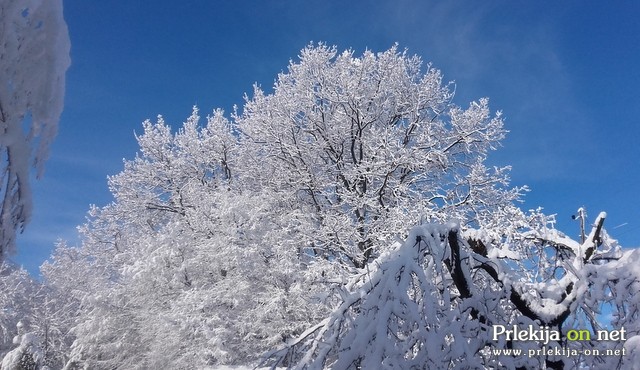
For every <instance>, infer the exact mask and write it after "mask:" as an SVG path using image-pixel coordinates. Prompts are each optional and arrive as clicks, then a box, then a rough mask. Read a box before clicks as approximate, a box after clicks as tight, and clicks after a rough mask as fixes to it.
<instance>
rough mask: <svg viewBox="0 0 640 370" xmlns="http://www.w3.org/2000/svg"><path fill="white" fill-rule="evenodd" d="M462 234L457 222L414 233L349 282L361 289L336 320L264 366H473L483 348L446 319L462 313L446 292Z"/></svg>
mask: <svg viewBox="0 0 640 370" xmlns="http://www.w3.org/2000/svg"><path fill="white" fill-rule="evenodd" d="M457 235H458V226H457V225H455V224H448V225H424V226H417V227H415V228H413V229H412V230H411V232H410V233H409V236H408V238H407V240H406V242H405V243H404V244H402V245H399V244H396V245H395V247H394V248H393V250H392V251H391V252H388V253H385V254H383V255H382V256H380V257H379V258H378V259H377V260H375V261H374V262H373V263H371V264H370V265H369V268H368V271H366V272H364V273H363V274H362V275H360V276H357V277H356V278H355V280H354V282H353V283H352V284H349V285H352V286H353V288H352V289H351V291H348V292H345V293H344V295H343V300H342V303H341V304H340V305H339V306H338V307H337V308H336V309H335V310H334V311H333V313H332V314H331V315H330V316H329V318H328V319H326V320H324V321H322V322H321V323H320V324H318V325H316V326H314V327H312V328H311V329H309V330H307V331H305V332H304V333H303V334H302V335H300V336H299V337H298V338H297V339H296V340H294V341H292V342H291V343H289V344H288V346H286V347H285V348H282V349H280V350H276V351H274V352H271V353H269V354H268V355H267V356H266V360H265V362H264V363H263V365H265V364H269V365H271V366H273V367H274V368H275V367H276V366H283V365H284V366H289V367H290V368H293V369H323V368H331V369H350V368H362V369H372V368H380V367H381V366H382V367H384V368H395V369H411V368H423V367H424V366H427V367H428V368H442V366H443V363H449V362H452V361H453V362H455V361H456V360H455V359H456V358H458V357H459V356H461V355H464V354H465V353H466V355H468V358H470V359H471V360H470V361H473V360H472V359H473V357H474V356H473V352H474V351H475V350H476V349H477V348H476V347H474V346H467V345H465V343H467V342H468V339H469V338H465V337H464V334H463V333H464V332H465V330H464V329H463V328H462V326H463V325H464V322H465V321H464V320H455V319H453V320H452V316H446V315H442V312H446V311H449V312H450V313H453V312H456V310H451V307H449V306H450V301H451V297H450V296H449V294H450V293H449V291H448V289H446V288H445V289H443V288H444V287H446V286H448V285H449V284H450V281H448V282H447V281H443V280H442V278H441V276H443V272H444V266H443V261H445V260H448V259H450V258H451V253H455V252H454V251H453V250H452V248H451V240H457ZM444 265H448V263H447V262H445V263H444ZM347 286H348V285H347ZM438 292H439V294H438ZM461 294H466V295H469V294H470V293H469V292H464V293H463V292H461ZM444 306H446V307H444ZM458 314H459V313H458ZM454 315H456V314H454ZM467 316H468V315H467ZM452 333H456V334H455V335H452Z"/></svg>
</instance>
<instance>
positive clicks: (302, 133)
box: [43, 44, 640, 369]
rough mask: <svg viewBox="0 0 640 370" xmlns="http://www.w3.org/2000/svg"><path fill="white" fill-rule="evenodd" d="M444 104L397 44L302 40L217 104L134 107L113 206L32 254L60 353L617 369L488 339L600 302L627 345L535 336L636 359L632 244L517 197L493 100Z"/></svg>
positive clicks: (165, 363)
mask: <svg viewBox="0 0 640 370" xmlns="http://www.w3.org/2000/svg"><path fill="white" fill-rule="evenodd" d="M452 99H453V93H452V92H451V89H450V86H449V85H448V84H443V82H442V77H441V74H440V72H439V71H437V70H436V69H434V68H432V67H431V66H426V68H425V67H423V66H422V64H421V61H420V59H419V58H418V57H412V56H408V55H407V54H406V53H405V52H399V51H398V50H397V47H393V48H391V49H390V50H388V51H386V52H382V53H378V54H375V53H373V52H370V51H366V52H365V53H364V54H363V55H362V56H360V57H356V56H354V52H353V51H346V52H343V53H338V52H337V50H336V49H335V48H331V47H327V46H325V45H322V44H321V45H310V46H308V47H307V48H305V49H304V50H302V52H301V55H300V60H299V61H297V62H293V61H292V62H291V63H290V65H289V69H288V71H287V72H283V73H282V74H280V75H279V76H278V78H277V80H276V83H275V85H274V88H273V91H272V92H264V91H262V90H261V89H260V88H258V87H256V88H255V89H254V95H253V96H252V97H247V98H246V104H245V106H244V108H243V109H242V111H237V112H234V114H233V115H232V116H231V119H228V118H225V116H224V114H223V112H222V111H219V110H216V111H214V112H213V114H212V115H210V116H209V117H207V119H206V123H205V124H204V125H201V124H200V116H199V112H198V110H197V108H194V110H193V113H192V115H191V116H190V117H189V118H188V119H187V120H186V122H185V123H184V124H183V126H182V127H181V128H180V129H178V130H177V132H173V131H172V129H171V127H170V126H169V125H168V124H167V123H166V122H165V121H164V120H163V119H162V117H159V118H158V120H157V122H155V123H152V122H151V121H146V122H145V123H144V124H143V128H144V132H143V133H142V134H141V135H139V136H138V137H137V139H138V143H139V145H140V152H139V154H138V155H137V156H136V158H134V159H133V160H128V161H125V164H124V170H123V171H122V172H121V173H119V174H117V175H115V176H112V177H110V178H109V186H110V189H111V191H112V193H113V195H114V200H113V202H112V203H111V204H109V205H106V206H104V207H92V209H91V211H90V214H89V219H88V221H87V223H86V224H85V225H84V226H83V227H81V236H82V244H81V245H80V246H78V247H77V248H75V247H68V246H66V245H64V244H60V245H59V246H58V248H57V250H56V252H55V254H54V257H53V259H52V261H51V262H50V263H49V264H47V265H45V266H44V267H43V275H44V277H45V282H46V283H47V284H49V286H50V289H51V291H54V292H58V293H59V294H66V296H65V299H60V300H59V302H64V304H63V305H59V307H64V309H63V310H62V312H63V314H62V315H63V316H64V319H61V320H59V322H60V323H68V324H64V325H69V326H71V327H72V331H71V333H73V335H75V340H74V342H73V344H72V346H71V350H70V353H69V354H68V357H66V358H68V361H67V368H74V367H86V368H96V369H103V368H104V369H107V368H109V369H110V368H131V369H135V368H159V367H164V368H167V367H168V368H203V367H206V366H210V365H218V364H232V365H236V364H249V363H255V362H257V361H258V360H259V357H260V355H261V354H262V353H263V352H266V351H268V350H273V349H274V348H275V350H273V351H271V352H269V355H268V356H267V358H266V359H265V361H267V362H268V361H271V363H270V364H272V365H274V366H289V367H292V368H295V367H298V368H323V367H333V368H336V369H342V368H344V369H349V368H353V369H356V368H369V367H371V366H386V368H400V369H404V368H428V369H449V368H484V367H493V368H507V369H518V368H535V369H538V368H555V369H559V368H571V367H572V366H573V367H576V366H578V367H580V366H582V367H584V366H590V365H593V364H598V365H600V364H606V365H607V366H609V365H611V366H613V365H617V364H622V365H621V366H627V365H626V364H628V363H629V362H627V363H624V362H622V361H621V359H620V358H619V357H614V356H609V357H606V356H591V357H586V356H577V357H576V358H557V357H554V356H553V355H547V354H545V355H541V356H514V355H508V354H507V355H504V353H503V354H502V355H498V354H496V353H495V352H492V351H493V350H495V349H503V350H515V349H518V350H523V351H529V350H538V349H540V343H537V342H535V341H533V342H522V341H514V340H505V339H504V338H500V339H496V340H493V339H492V330H494V329H493V328H494V327H495V326H496V325H502V326H513V325H516V326H525V327H527V326H531V328H533V329H535V330H557V331H558V332H563V333H567V331H568V330H571V329H584V328H585V327H586V326H589V329H590V330H594V331H595V330H598V328H599V325H603V323H605V321H603V320H604V319H603V318H602V317H599V316H598V315H601V316H603V315H604V314H605V311H607V310H608V311H607V312H612V313H613V314H612V316H611V317H612V319H609V321H608V323H609V324H610V325H611V326H612V327H621V326H624V327H625V328H626V330H627V334H628V336H629V338H630V340H629V341H627V343H620V342H613V341H611V342H609V343H595V342H593V341H584V342H571V343H568V342H567V341H566V340H564V341H563V339H562V338H560V339H557V340H555V339H554V340H553V341H551V342H550V343H547V344H548V345H549V346H552V347H553V348H560V347H563V348H564V347H567V348H573V349H576V350H577V349H578V348H595V347H596V346H598V347H600V348H601V349H620V348H625V349H628V351H629V353H635V355H639V354H638V353H637V351H638V350H639V348H638V343H640V339H638V337H637V335H638V330H639V329H640V328H638V324H637V315H638V313H637V304H638V302H639V301H640V300H639V293H640V292H638V286H637V284H638V280H637V279H638V273H637V269H635V268H634V267H633V266H634V265H633V264H634V263H635V262H636V260H637V258H638V254H637V253H629V252H623V251H622V250H621V248H620V246H618V245H617V243H616V242H615V241H614V240H613V239H611V238H610V237H608V235H607V233H606V231H605V229H604V227H603V224H604V219H605V215H604V214H601V215H599V216H598V217H597V218H596V220H595V222H594V224H593V228H592V231H591V233H590V234H588V235H586V233H585V235H584V237H583V238H581V240H580V241H574V240H572V239H570V238H568V237H566V236H565V235H564V234H562V233H560V232H559V231H557V230H555V228H554V219H553V217H550V216H546V215H544V214H543V213H542V212H541V211H539V210H538V211H530V212H528V213H525V212H523V211H521V210H520V209H519V208H518V207H517V201H518V200H519V199H520V197H521V195H522V193H523V192H524V191H525V190H526V189H525V188H511V187H509V179H508V171H509V169H508V167H505V168H493V169H491V168H487V166H485V164H484V162H485V160H486V158H487V155H488V153H489V151H490V150H493V149H495V148H497V147H498V146H499V143H500V140H501V139H502V138H503V136H504V133H505V131H504V129H503V127H502V120H501V118H500V117H501V116H500V114H499V113H496V114H493V115H492V114H491V113H490V111H489V108H488V100H487V99H480V100H478V101H476V102H472V103H470V104H469V106H468V108H464V109H463V108H460V107H458V106H457V105H455V104H454V103H453V102H452ZM580 215H581V216H580V217H581V220H582V221H583V222H585V224H586V215H585V213H584V212H583V211H581V213H580ZM415 225H418V226H415ZM414 226H415V227H414ZM399 240H404V241H403V242H399ZM57 325H58V326H59V327H63V326H64V325H63V324H57ZM545 328H546V329H545ZM634 338H635V339H634ZM589 346H591V347H589ZM623 346H624V347H623ZM629 358H631V357H629ZM616 361H617V362H616ZM625 361H628V360H625Z"/></svg>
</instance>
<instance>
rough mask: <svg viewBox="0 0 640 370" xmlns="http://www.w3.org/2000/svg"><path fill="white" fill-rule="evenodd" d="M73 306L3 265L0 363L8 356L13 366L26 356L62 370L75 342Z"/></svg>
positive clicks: (21, 271)
mask: <svg viewBox="0 0 640 370" xmlns="http://www.w3.org/2000/svg"><path fill="white" fill-rule="evenodd" d="M74 303H75V302H73V301H71V300H69V299H67V295H66V294H60V293H59V292H55V291H52V290H51V289H50V287H48V286H45V285H43V284H42V283H41V282H38V281H36V280H34V279H33V278H32V277H31V276H30V275H29V273H28V272H27V271H25V270H24V269H21V268H17V267H15V266H13V265H11V264H9V263H8V262H4V263H0V361H3V360H2V358H3V357H5V359H6V361H8V362H7V363H14V362H15V361H20V360H21V356H22V355H23V354H24V355H25V356H26V357H25V359H30V360H34V361H35V360H36V359H37V363H38V364H40V365H41V366H49V367H50V368H53V369H56V368H61V367H62V366H63V365H64V364H65V363H66V362H67V357H66V356H67V354H68V353H69V351H70V350H69V349H70V346H71V343H72V341H73V337H72V336H71V335H70V333H69V330H70V329H71V327H72V325H71V322H72V320H70V319H71V318H72V317H73V316H74V315H75V312H76V310H75V308H74V307H70V306H72V305H73V304H74ZM9 352H11V353H12V354H10V353H9ZM32 355H33V356H35V357H33V356H32ZM9 357H11V358H12V360H9V359H7V358H9ZM34 363H35V362H34ZM3 366H4V365H3ZM11 368H13V367H2V366H0V369H11ZM25 368H26V367H25Z"/></svg>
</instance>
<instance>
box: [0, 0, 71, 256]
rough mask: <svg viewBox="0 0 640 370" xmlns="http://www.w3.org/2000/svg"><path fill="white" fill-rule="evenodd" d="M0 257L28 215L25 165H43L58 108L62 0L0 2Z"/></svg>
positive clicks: (64, 58) (63, 61)
mask: <svg viewBox="0 0 640 370" xmlns="http://www.w3.org/2000/svg"><path fill="white" fill-rule="evenodd" d="M0 45H1V47H0V155H1V156H2V157H1V158H0V161H1V162H2V164H1V165H0V166H1V167H0V197H1V198H2V200H1V202H2V204H1V206H0V262H1V261H2V260H3V259H4V258H5V257H6V255H7V254H9V253H11V252H13V249H14V248H15V236H16V231H17V230H21V229H23V228H24V226H25V224H26V223H27V222H28V221H29V218H30V215H31V207H32V204H31V203H32V200H31V190H30V188H29V172H30V171H29V169H30V168H31V166H34V167H35V168H36V170H37V173H38V175H40V174H41V173H42V171H43V168H44V167H43V165H44V161H45V160H46V159H47V155H48V150H49V145H50V144H51V141H52V140H53V138H54V137H55V135H56V132H57V130H58V120H59V118H60V114H61V113H62V106H63V97H64V85H65V72H66V70H67V68H68V67H69V63H70V61H69V47H70V46H69V35H68V32H67V26H66V23H65V22H64V19H63V18H62V0H3V1H2V2H0Z"/></svg>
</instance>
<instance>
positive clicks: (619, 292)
mask: <svg viewBox="0 0 640 370" xmlns="http://www.w3.org/2000/svg"><path fill="white" fill-rule="evenodd" d="M604 216H605V215H604V214H600V215H599V216H598V218H597V220H596V223H595V224H594V226H593V229H592V231H591V233H590V234H589V235H588V237H585V239H584V240H583V241H582V242H581V243H580V242H576V241H574V240H572V239H570V238H568V237H566V236H564V235H562V234H560V233H558V232H557V231H556V230H553V229H547V230H544V229H537V230H529V231H528V232H525V233H523V235H526V238H525V239H524V240H521V241H519V242H517V243H521V246H520V247H525V246H528V247H529V249H530V250H532V251H534V250H536V249H538V248H539V247H541V246H546V247H549V248H550V250H546V251H545V252H543V253H533V254H531V255H529V256H526V255H522V254H519V255H516V254H513V253H512V254H511V255H510V256H508V257H507V256H505V254H504V252H505V250H504V249H502V247H504V246H505V245H504V244H502V243H499V242H497V241H495V240H494V241H491V242H490V243H488V244H486V245H485V244H484V242H483V239H482V238H479V239H478V238H477V237H478V235H479V234H478V233H477V230H467V231H464V230H461V229H460V225H457V224H447V225H441V224H437V225H421V226H417V227H415V228H413V229H412V230H411V231H410V233H409V236H408V237H407V239H406V241H405V242H404V243H396V244H394V245H393V247H392V248H391V251H390V252H386V253H385V254H383V255H382V256H380V257H379V258H377V259H376V260H375V261H374V262H373V263H371V264H370V266H369V268H367V269H366V270H365V271H362V272H361V273H360V274H358V275H356V276H355V277H354V278H353V279H352V280H351V282H349V283H348V284H346V285H344V288H343V289H344V290H343V293H342V300H341V303H340V304H339V305H338V306H337V307H336V308H335V309H334V311H333V312H332V313H331V314H330V315H329V317H328V318H326V319H325V320H323V321H322V322H320V323H319V324H316V325H314V326H311V327H310V328H309V329H308V330H306V331H305V332H304V333H302V334H301V335H300V336H299V337H298V338H296V339H294V340H292V341H290V343H289V344H288V345H286V346H284V347H282V348H280V349H278V350H275V351H273V352H271V353H269V354H267V355H266V360H265V361H264V363H263V364H270V365H272V366H273V367H274V368H275V367H276V366H282V365H286V366H288V368H292V369H325V368H330V369H334V370H337V369H368V368H384V369H481V368H505V369H576V368H589V369H591V368H622V369H634V368H635V367H634V366H637V364H638V363H637V358H638V357H637V356H638V350H639V348H638V342H640V336H639V334H640V330H639V329H640V328H638V324H639V321H638V314H639V312H638V305H639V303H640V299H639V297H640V295H639V294H638V288H639V287H640V273H639V271H638V268H637V266H638V265H637V264H638V258H640V253H639V252H640V251H638V250H628V251H622V250H621V249H620V247H619V246H618V245H617V243H616V242H615V240H612V239H611V238H609V237H608V235H607V234H606V232H605V231H604V229H603V228H602V224H603V222H604ZM486 241H487V240H485V242H486ZM512 242H513V241H511V242H510V243H509V244H511V243H512ZM480 245H482V247H481V248H480ZM517 249H520V250H521V251H524V250H525V249H521V248H517ZM512 252H515V251H514V250H512ZM539 258H544V260H541V259H539ZM520 263H523V264H529V263H535V264H536V265H537V266H535V267H536V268H535V269H534V268H533V267H534V266H530V269H529V270H528V271H523V270H520V269H518V268H514V266H516V265H517V264H520ZM552 270H553V271H552ZM548 272H551V273H550V274H547V273H548ZM486 281H489V282H490V283H491V284H486ZM605 308H608V309H609V310H610V312H609V314H610V315H611V318H603V317H597V315H600V314H602V313H604V311H603V310H604V309H605ZM608 325H610V327H609V329H613V328H615V329H617V330H618V331H620V330H624V331H625V333H626V337H623V336H622V335H617V337H616V338H615V340H610V339H602V338H598V337H597V336H596V333H598V332H599V331H602V330H603V329H604V328H605V327H606V326H608ZM496 326H500V327H502V328H504V327H509V329H511V328H513V327H520V328H522V329H520V330H523V331H528V330H529V329H528V328H529V327H531V330H533V331H534V332H535V333H537V334H536V336H535V337H530V338H529V339H528V340H524V341H523V340H522V339H518V338H516V339H514V336H513V334H512V336H511V338H508V337H506V339H505V336H504V335H500V336H499V337H498V338H496V335H495V332H496V330H500V329H497V328H496ZM572 330H574V331H576V332H581V331H582V332H583V331H584V330H587V331H588V332H589V333H591V334H590V335H589V338H586V337H585V338H582V339H581V340H579V341H576V340H575V338H574V340H571V338H572V337H571V335H569V333H570V331H572ZM551 332H556V333H558V335H557V338H555V337H553V336H552V335H551V334H550V333H551ZM623 349H624V351H626V353H625V355H624V356H621V355H620V354H621V353H623V352H622V351H623ZM514 350H515V351H516V352H514ZM607 351H609V353H607Z"/></svg>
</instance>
